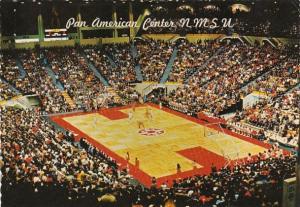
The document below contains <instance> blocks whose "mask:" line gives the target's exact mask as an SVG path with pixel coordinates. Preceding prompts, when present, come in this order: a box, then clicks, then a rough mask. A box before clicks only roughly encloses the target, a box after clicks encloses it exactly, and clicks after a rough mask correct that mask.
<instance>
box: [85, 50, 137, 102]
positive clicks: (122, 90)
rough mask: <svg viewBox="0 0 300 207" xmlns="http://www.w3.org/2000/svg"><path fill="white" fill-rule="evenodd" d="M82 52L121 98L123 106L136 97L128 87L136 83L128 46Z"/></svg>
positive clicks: (134, 92)
mask: <svg viewBox="0 0 300 207" xmlns="http://www.w3.org/2000/svg"><path fill="white" fill-rule="evenodd" d="M84 52H85V53H86V54H87V57H88V59H89V60H90V61H91V62H92V63H93V64H94V65H95V67H96V68H97V69H98V71H99V72H100V73H101V74H102V75H103V76H104V77H105V78H106V79H107V80H108V82H109V84H110V85H111V86H112V87H113V88H114V90H115V91H116V93H117V94H118V96H120V97H121V100H122V102H123V104H126V103H129V102H130V101H131V100H132V99H133V98H134V96H137V93H136V91H135V90H134V89H133V88H132V87H131V86H130V84H132V83H135V82H136V74H135V69H134V67H135V60H134V58H133V56H132V52H131V45H130V44H109V45H104V46H103V47H88V48H84ZM109 58H110V59H111V60H109Z"/></svg>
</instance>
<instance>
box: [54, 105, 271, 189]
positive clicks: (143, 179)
mask: <svg viewBox="0 0 300 207" xmlns="http://www.w3.org/2000/svg"><path fill="white" fill-rule="evenodd" d="M147 105H148V106H151V107H154V108H156V109H158V110H162V111H164V112H167V113H169V114H172V115H175V116H179V117H181V118H184V119H186V120H189V121H192V122H194V123H197V124H200V125H201V126H204V125H205V124H207V122H204V121H202V120H200V119H197V118H195V117H191V116H189V115H186V114H183V113H181V112H178V111H175V110H172V109H169V108H167V107H162V108H160V107H159V106H158V105H156V104H153V103H146V104H138V105H136V107H145V106H147ZM131 107H132V105H126V106H117V107H111V108H105V109H100V110H95V111H89V112H74V113H68V114H59V115H52V116H51V117H49V118H50V119H51V120H52V121H53V122H55V123H57V124H58V125H60V126H61V127H63V128H65V129H68V130H70V131H73V132H74V133H75V134H78V135H77V136H76V138H75V140H76V141H79V139H80V138H81V137H84V138H85V139H86V140H87V141H88V142H89V143H91V144H92V145H93V146H94V147H97V148H98V149H99V150H100V151H102V152H104V153H105V154H107V155H108V156H109V157H111V158H113V159H114V160H115V161H116V162H117V164H118V165H119V168H120V169H125V168H129V174H130V175H132V176H133V177H134V178H135V179H137V180H138V181H139V182H140V183H142V184H143V185H145V186H147V187H150V186H151V178H152V176H151V175H149V174H148V173H146V172H144V171H142V170H141V169H139V168H137V167H136V166H135V165H133V164H131V163H128V162H127V161H126V159H125V158H123V157H121V156H119V155H118V154H117V153H116V152H114V151H112V150H110V149H109V148H108V147H106V146H104V145H103V144H101V143H100V142H98V141H96V140H95V139H94V138H92V137H90V136H89V135H87V134H86V133H84V132H83V131H81V130H80V129H78V128H77V127H76V126H73V125H72V124H70V123H69V122H67V121H65V120H64V119H63V118H66V117H73V116H80V115H87V114H92V113H100V112H101V111H114V110H117V111H119V110H124V109H129V108H131ZM208 123H209V122H208ZM209 128H213V129H215V130H218V131H220V130H221V129H220V128H219V127H209ZM223 131H224V132H225V134H226V135H230V136H233V137H236V138H238V139H241V140H244V141H246V142H249V143H252V144H254V145H258V146H260V147H263V148H265V149H266V150H268V149H269V148H270V147H271V145H270V144H268V143H264V142H261V141H259V140H256V139H254V138H250V137H247V136H244V135H240V134H237V133H235V132H232V131H231V130H229V129H224V128H223ZM220 132H221V133H223V132H222V131H220ZM177 153H178V152H177ZM244 159H245V158H241V159H240V160H244ZM204 169H205V167H204V166H203V167H202V168H196V169H192V170H188V171H184V172H180V173H175V174H171V175H167V176H162V177H159V178H156V179H157V184H158V185H160V184H162V183H166V184H167V185H169V186H170V185H172V182H173V180H177V179H184V178H187V177H192V176H197V175H203V174H207V172H203V170H204Z"/></svg>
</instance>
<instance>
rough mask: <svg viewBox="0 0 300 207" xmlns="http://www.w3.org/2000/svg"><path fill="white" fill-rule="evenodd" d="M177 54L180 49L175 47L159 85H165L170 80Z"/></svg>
mask: <svg viewBox="0 0 300 207" xmlns="http://www.w3.org/2000/svg"><path fill="white" fill-rule="evenodd" d="M177 52H178V48H177V47H175V48H174V50H173V52H172V55H171V57H170V59H169V62H168V64H167V66H166V68H165V71H164V73H163V75H162V77H161V79H160V82H159V83H165V82H166V81H167V80H168V78H169V75H170V73H171V71H172V68H173V64H174V62H175V59H176V57H177Z"/></svg>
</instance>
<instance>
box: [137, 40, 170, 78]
mask: <svg viewBox="0 0 300 207" xmlns="http://www.w3.org/2000/svg"><path fill="white" fill-rule="evenodd" d="M135 44H136V47H137V50H138V61H139V64H140V65H141V70H142V74H143V80H144V81H155V82H158V81H159V80H160V78H161V77H162V75H163V72H164V70H165V68H166V66H167V64H168V61H169V59H170V58H171V55H172V52H173V49H174V47H175V43H170V42H164V41H160V40H157V41H155V40H151V39H143V40H136V42H135Z"/></svg>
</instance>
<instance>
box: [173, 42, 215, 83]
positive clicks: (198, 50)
mask: <svg viewBox="0 0 300 207" xmlns="http://www.w3.org/2000/svg"><path fill="white" fill-rule="evenodd" d="M179 41H180V42H179V46H178V53H177V56H176V59H175V62H174V64H173V68H172V72H171V73H170V75H169V81H171V82H180V83H183V82H184V80H185V79H186V78H187V77H188V75H190V72H192V71H193V70H195V69H197V68H199V67H200V66H202V65H203V64H204V63H205V61H206V60H208V58H210V57H211V56H212V55H213V54H214V53H215V52H216V51H217V49H219V48H220V44H219V43H218V42H215V41H204V42H203V43H202V42H197V43H191V42H189V41H187V40H185V39H184V40H179Z"/></svg>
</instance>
